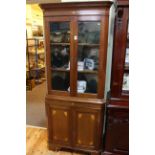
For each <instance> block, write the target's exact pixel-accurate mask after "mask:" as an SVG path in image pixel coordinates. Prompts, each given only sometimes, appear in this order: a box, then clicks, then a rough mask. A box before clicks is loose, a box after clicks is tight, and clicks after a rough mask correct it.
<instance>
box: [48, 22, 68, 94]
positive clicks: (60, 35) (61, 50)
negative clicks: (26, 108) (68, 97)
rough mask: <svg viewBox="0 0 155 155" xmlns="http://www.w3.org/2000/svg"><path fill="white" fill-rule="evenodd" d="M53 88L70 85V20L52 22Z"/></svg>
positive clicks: (63, 88)
mask: <svg viewBox="0 0 155 155" xmlns="http://www.w3.org/2000/svg"><path fill="white" fill-rule="evenodd" d="M50 43H51V69H52V79H51V80H52V89H53V90H59V91H68V89H69V87H70V71H69V69H70V22H51V23H50Z"/></svg>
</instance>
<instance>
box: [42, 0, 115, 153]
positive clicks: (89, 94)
mask: <svg viewBox="0 0 155 155" xmlns="http://www.w3.org/2000/svg"><path fill="white" fill-rule="evenodd" d="M112 4H113V3H112V2H110V1H107V2H105V1H104V2H81V3H77V2H76V3H53V4H41V5H40V6H41V8H42V9H43V13H44V30H45V31H44V32H45V46H46V73H47V89H48V90H47V95H46V98H45V103H46V112H47V118H48V144H49V148H50V149H51V150H58V149H63V148H64V149H71V150H75V151H83V152H89V153H91V154H92V155H93V154H94V155H99V154H100V153H101V152H102V146H103V145H102V143H103V142H102V136H103V124H104V122H103V120H104V109H105V101H106V95H107V92H108V91H109V90H108V89H107V88H108V86H107V85H108V84H107V83H106V82H105V81H106V78H107V63H108V62H109V61H110V59H109V58H108V54H109V53H110V51H109V52H107V51H108V48H109V47H108V33H109V10H110V7H111V5H112ZM109 49H110V48H109ZM111 52H112V51H111ZM109 85H110V83H109ZM109 87H110V86H109Z"/></svg>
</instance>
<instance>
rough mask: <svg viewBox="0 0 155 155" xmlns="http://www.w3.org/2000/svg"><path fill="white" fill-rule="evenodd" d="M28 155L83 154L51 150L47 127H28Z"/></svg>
mask: <svg viewBox="0 0 155 155" xmlns="http://www.w3.org/2000/svg"><path fill="white" fill-rule="evenodd" d="M26 155H81V154H77V153H73V152H64V151H58V152H53V151H49V150H48V147H47V129H46V128H45V129H44V128H35V127H27V128H26Z"/></svg>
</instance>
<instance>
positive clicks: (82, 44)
mask: <svg viewBox="0 0 155 155" xmlns="http://www.w3.org/2000/svg"><path fill="white" fill-rule="evenodd" d="M78 45H79V46H100V44H90V43H78Z"/></svg>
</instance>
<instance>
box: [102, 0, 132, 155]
mask: <svg viewBox="0 0 155 155" xmlns="http://www.w3.org/2000/svg"><path fill="white" fill-rule="evenodd" d="M106 116H107V117H106V118H107V119H106V135H105V145H104V146H105V150H104V153H103V154H104V155H107V154H113V155H118V154H123V155H128V154H129V1H128V0H117V14H116V20H115V31H114V46H113V62H112V78H111V92H110V97H109V102H108V104H107V115H106Z"/></svg>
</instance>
